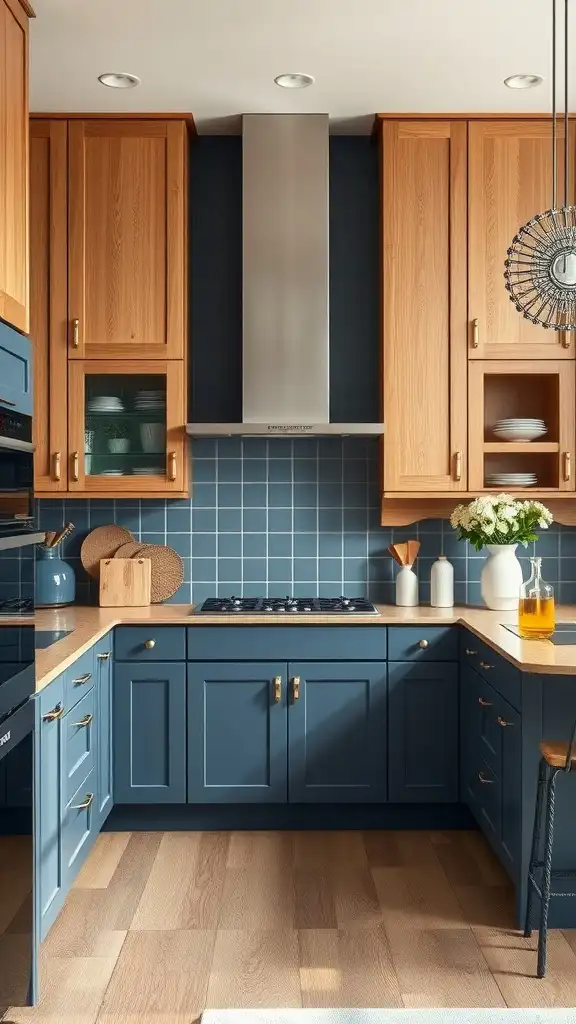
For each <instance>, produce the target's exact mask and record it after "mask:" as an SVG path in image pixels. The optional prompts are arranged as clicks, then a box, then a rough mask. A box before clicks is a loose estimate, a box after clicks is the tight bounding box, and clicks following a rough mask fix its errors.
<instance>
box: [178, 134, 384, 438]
mask: <svg viewBox="0 0 576 1024" xmlns="http://www.w3.org/2000/svg"><path fill="white" fill-rule="evenodd" d="M242 134H243V184H242V189H243V195H242V202H243V238H242V242H243V381H242V397H243V406H242V411H243V415H242V423H189V424H188V426H187V428H186V429H187V431H188V433H189V434H192V435H194V436H212V437H214V436H218V435H230V434H257V435H274V434H295V435H302V434H316V435H326V434H382V433H383V432H384V424H383V423H331V422H330V394H329V388H330V363H329V359H330V351H329V342H330V339H329V306H328V292H329V281H328V256H329V251H328V190H329V169H328V116H327V115H326V114H247V115H245V116H244V117H243V130H242Z"/></svg>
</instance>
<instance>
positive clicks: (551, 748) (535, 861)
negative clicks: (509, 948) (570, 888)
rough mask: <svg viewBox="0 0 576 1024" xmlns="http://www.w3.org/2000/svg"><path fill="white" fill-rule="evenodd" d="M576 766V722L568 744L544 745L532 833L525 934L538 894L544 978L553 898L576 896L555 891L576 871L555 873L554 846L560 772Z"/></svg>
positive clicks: (529, 931)
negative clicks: (554, 886)
mask: <svg viewBox="0 0 576 1024" xmlns="http://www.w3.org/2000/svg"><path fill="white" fill-rule="evenodd" d="M573 767H576V721H575V722H574V727H573V729H572V736H571V739H570V741H569V742H568V743H556V742H553V743H548V742H546V741H543V742H542V743H540V767H539V770H538V791H537V794H536V809H535V812H534V831H533V833H532V851H531V853H530V867H529V868H528V900H527V903H526V923H525V927H524V935H525V937H526V938H530V936H531V935H532V903H533V897H534V893H535V892H536V893H537V894H538V896H539V897H540V925H539V929H538V962H537V968H536V974H537V977H539V978H543V977H544V975H545V973H546V940H547V937H548V910H549V908H550V898H551V897H552V896H574V897H576V893H574V892H552V882H553V880H554V879H555V878H576V870H570V871H562V870H555V871H553V870H552V846H553V843H554V805H555V799H556V778H557V776H558V774H559V773H560V772H565V773H568V772H569V771H571V769H572V768H573ZM544 801H545V804H546V806H545V819H546V821H545V831H544V860H539V852H540V827H541V823H542V811H543V809H544ZM540 869H541V870H542V874H541V879H540V884H538V882H537V880H536V872H538V871H539V870H540Z"/></svg>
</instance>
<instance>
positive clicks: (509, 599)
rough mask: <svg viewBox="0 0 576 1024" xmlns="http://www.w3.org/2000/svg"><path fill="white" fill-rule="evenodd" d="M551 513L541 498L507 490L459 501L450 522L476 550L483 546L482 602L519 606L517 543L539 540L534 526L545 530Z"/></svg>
mask: <svg viewBox="0 0 576 1024" xmlns="http://www.w3.org/2000/svg"><path fill="white" fill-rule="evenodd" d="M552 522H553V516H552V513H551V512H550V511H549V509H547V508H546V506H545V505H543V504H542V502H540V501H530V500H528V501H519V500H517V499H516V498H513V497H512V496H511V495H510V494H496V495H485V496H484V497H482V498H475V499H474V501H471V502H470V504H469V505H458V506H457V508H455V509H454V511H453V513H452V515H451V516H450V525H451V526H452V527H453V528H454V529H455V530H456V531H457V532H458V539H459V540H469V541H470V543H471V544H472V545H473V547H474V548H475V549H476V551H480V550H481V549H482V548H483V547H485V548H486V549H487V551H488V555H487V558H486V561H485V562H484V565H483V566H482V575H481V577H480V590H481V593H482V598H483V600H484V603H485V605H486V606H487V607H488V608H492V609H494V610H495V611H514V610H515V609H517V608H518V600H519V597H520V587H521V585H522V569H521V568H520V562H519V561H518V559H517V557H516V548H517V547H518V544H523V545H524V547H525V548H526V547H528V544H529V542H530V541H535V540H538V534H537V533H536V532H535V530H536V528H537V527H540V529H541V530H547V529H548V527H549V526H550V524H551V523H552Z"/></svg>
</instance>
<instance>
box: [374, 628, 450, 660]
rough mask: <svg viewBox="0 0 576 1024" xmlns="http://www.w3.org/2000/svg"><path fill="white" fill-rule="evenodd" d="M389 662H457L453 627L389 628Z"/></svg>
mask: <svg viewBox="0 0 576 1024" xmlns="http://www.w3.org/2000/svg"><path fill="white" fill-rule="evenodd" d="M388 660H389V661H457V660H458V629H457V628H456V627H455V626H389V627H388Z"/></svg>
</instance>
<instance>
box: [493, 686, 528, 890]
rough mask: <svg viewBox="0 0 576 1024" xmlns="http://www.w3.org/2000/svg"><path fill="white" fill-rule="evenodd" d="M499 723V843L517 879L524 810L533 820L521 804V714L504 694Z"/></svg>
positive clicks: (512, 874) (509, 867)
mask: <svg viewBox="0 0 576 1024" xmlns="http://www.w3.org/2000/svg"><path fill="white" fill-rule="evenodd" d="M497 710H498V716H497V720H498V727H499V729H500V732H501V737H502V738H501V755H500V757H501V769H500V847H501V851H502V863H503V864H504V867H505V868H506V870H507V871H508V873H509V875H510V877H511V878H514V879H516V878H517V877H518V872H519V870H520V865H521V852H522V851H521V846H522V814H527V815H528V819H529V820H530V817H531V815H530V810H529V809H528V808H526V809H523V807H522V718H521V716H520V715H519V714H518V712H517V711H516V710H515V709H514V708H513V707H512V705H511V704H508V702H507V701H506V700H504V698H503V697H500V699H499V702H498V709H497Z"/></svg>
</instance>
